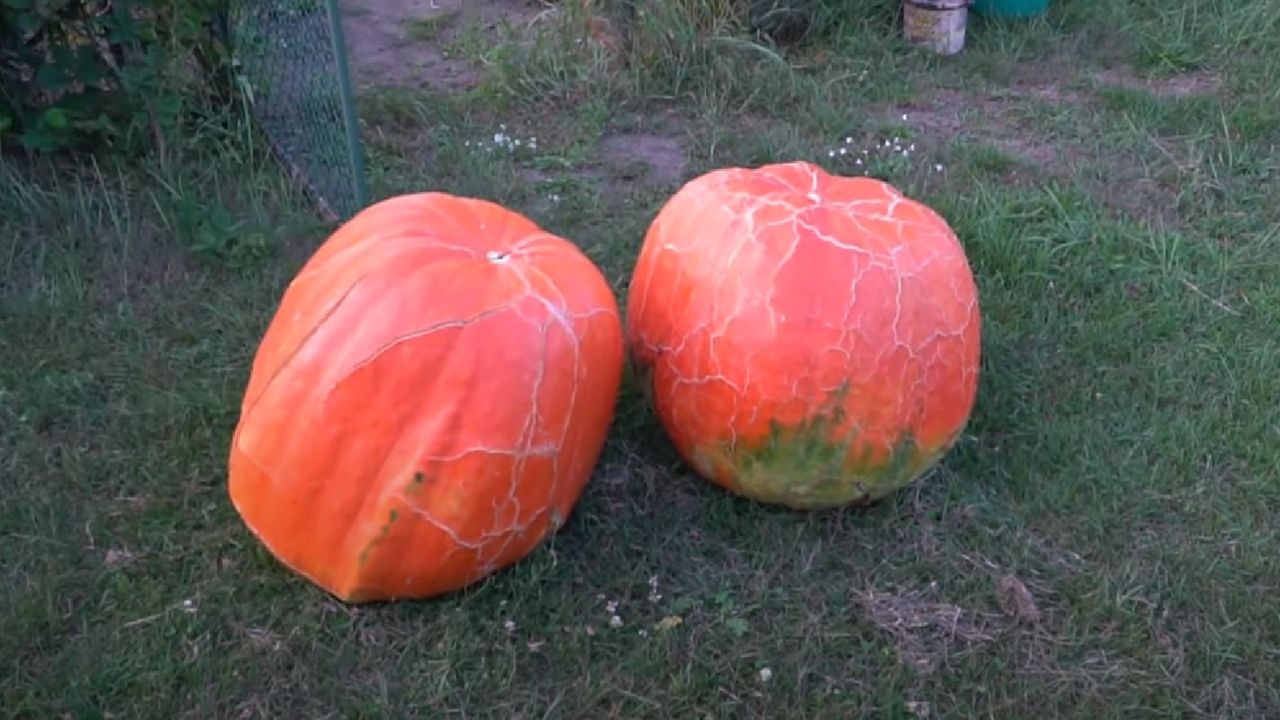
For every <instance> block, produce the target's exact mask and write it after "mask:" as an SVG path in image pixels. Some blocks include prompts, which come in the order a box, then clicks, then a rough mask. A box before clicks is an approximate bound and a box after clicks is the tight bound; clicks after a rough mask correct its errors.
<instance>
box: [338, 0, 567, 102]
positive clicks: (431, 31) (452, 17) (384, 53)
mask: <svg viewBox="0 0 1280 720" xmlns="http://www.w3.org/2000/svg"><path fill="white" fill-rule="evenodd" d="M549 7H550V6H548V5H547V4H546V3H544V2H542V1H541V0H343V2H342V14H343V31H344V33H345V34H346V40H347V53H348V56H349V61H350V63H351V70H352V75H353V78H354V80H355V82H356V83H357V84H358V85H363V86H369V85H392V86H399V87H410V88H432V89H437V90H445V91H452V90H462V89H466V88H469V87H472V86H474V85H476V84H477V83H478V82H479V81H480V79H481V71H480V69H479V68H477V67H476V66H475V65H474V64H472V63H471V62H468V61H466V60H463V59H460V58H456V57H452V56H451V54H450V52H449V50H448V48H449V45H450V44H451V43H452V42H453V41H455V40H456V39H457V38H458V37H459V36H460V35H462V34H463V33H464V32H466V31H468V30H469V29H471V28H477V27H478V28H479V29H480V31H481V32H493V31H494V30H495V28H497V27H499V26H501V25H502V24H504V23H507V24H511V25H515V26H519V25H522V24H525V23H528V22H530V21H532V20H533V19H534V18H535V17H537V16H538V14H539V13H542V12H545V11H546V10H547V9H548V8H549Z"/></svg>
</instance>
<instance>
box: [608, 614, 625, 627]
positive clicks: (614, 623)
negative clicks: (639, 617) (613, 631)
mask: <svg viewBox="0 0 1280 720" xmlns="http://www.w3.org/2000/svg"><path fill="white" fill-rule="evenodd" d="M609 627H611V628H620V627H622V618H620V617H618V616H617V615H614V616H613V617H611V618H609Z"/></svg>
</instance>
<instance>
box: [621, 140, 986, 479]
mask: <svg viewBox="0 0 1280 720" xmlns="http://www.w3.org/2000/svg"><path fill="white" fill-rule="evenodd" d="M704 208H706V209H709V210H711V212H710V214H708V212H707V210H704ZM979 335H980V317H979V313H978V306H977V295H976V288H975V287H974V285H973V282H972V275H971V273H970V271H969V268H968V265H967V260H966V259H965V257H964V253H963V249H962V248H961V247H960V245H959V242H958V240H957V239H956V238H955V236H954V234H953V233H951V231H950V228H948V227H947V226H946V223H945V221H943V220H942V218H941V217H940V216H938V215H937V214H936V213H935V212H933V211H932V210H931V209H929V208H927V207H925V206H923V205H921V204H919V203H917V202H915V201H912V200H910V199H908V198H906V197H904V196H902V195H901V194H900V193H899V192H898V191H897V190H896V189H894V188H892V187H891V186H888V185H887V184H884V183H880V182H879V181H875V180H870V179H866V178H840V177H837V176H830V175H827V174H826V173H825V172H823V171H821V169H820V168H817V167H816V166H812V165H807V164H805V163H791V164H785V165H775V166H768V167H765V168H758V169H755V170H750V169H740V168H730V169H724V170H718V171H713V172H711V173H708V174H707V175H704V176H702V177H701V178H698V179H695V180H694V181H692V182H690V183H689V184H687V185H686V186H685V188H683V189H682V190H681V191H680V192H678V193H677V194H676V195H675V196H673V197H672V199H671V200H669V201H668V203H667V205H666V206H665V207H664V208H663V209H662V210H661V211H660V212H659V215H658V217H657V218H656V219H655V220H654V222H653V224H652V226H651V227H650V230H649V233H648V235H647V236H646V238H645V242H644V246H643V247H642V250H641V253H640V257H639V259H638V261H637V263H636V268H635V272H634V274H633V280H632V285H631V288H630V289H629V298H628V317H627V341H628V347H629V351H630V355H631V356H632V363H633V365H635V366H642V367H646V368H647V371H646V376H647V378H648V379H647V381H646V382H645V385H647V387H646V394H647V396H648V397H650V398H651V404H652V405H653V407H654V409H655V411H656V412H657V414H658V416H659V418H660V420H661V421H662V423H663V425H664V427H665V428H666V430H667V433H668V435H669V436H670V437H671V439H672V441H673V443H674V444H675V445H676V448H677V449H678V450H679V451H680V452H681V454H682V455H683V456H684V457H685V459H686V460H687V461H689V462H690V464H691V465H693V466H694V467H695V468H697V469H698V470H699V472H700V473H701V474H703V475H704V476H708V477H712V476H713V475H714V476H718V477H720V478H721V479H723V478H726V477H739V476H743V475H745V470H744V469H743V468H742V467H739V466H738V464H739V463H755V465H753V467H758V468H763V467H766V466H768V465H771V464H773V463H771V462H770V463H763V464H761V463H760V462H759V458H757V457H756V456H755V454H754V453H756V452H757V451H758V450H759V449H760V448H762V447H767V446H768V443H769V442H770V441H769V439H768V438H769V437H770V434H771V433H773V432H775V431H779V429H781V430H780V431H781V432H782V433H783V435H782V437H783V438H791V439H795V441H796V442H800V444H802V445H803V444H805V441H803V440H802V438H803V437H805V432H804V431H803V430H801V431H797V428H803V427H806V424H809V425H812V424H813V423H815V422H819V423H820V422H821V418H822V417H823V413H824V412H827V410H826V409H824V404H825V403H826V401H825V400H823V398H829V397H831V396H833V395H835V394H840V393H844V394H847V395H848V399H847V402H845V403H843V405H842V411H843V412H845V413H847V414H848V415H849V416H850V417H852V418H855V419H856V420H857V425H858V426H859V428H860V430H859V438H860V439H859V441H858V442H859V444H862V445H866V446H868V447H875V448H882V449H883V450H882V451H879V452H880V455H879V457H883V458H884V460H883V461H884V462H888V459H889V458H896V457H906V458H912V457H917V458H918V459H916V460H912V461H909V462H908V461H906V460H904V461H903V462H905V463H906V465H905V466H904V467H903V468H900V469H898V470H896V471H894V472H895V473H897V474H894V473H890V475H891V476H892V477H893V478H897V477H898V474H902V473H906V474H907V475H910V476H911V479H914V478H915V477H918V476H919V475H920V474H921V473H923V471H924V469H927V468H928V466H929V465H931V464H933V463H935V462H936V461H937V460H938V459H939V458H940V457H941V456H942V454H944V453H945V451H946V449H947V447H949V446H950V445H951V444H952V443H953V442H954V438H955V437H957V436H958V433H959V430H960V429H961V428H962V427H963V426H964V424H965V423H967V419H968V413H969V409H970V408H971V407H972V402H973V398H974V396H975V394H976V386H977V372H978V354H979ZM796 432H799V433H800V434H799V435H796V434H795V433H796ZM810 434H812V433H810ZM814 437H821V435H820V434H819V435H817V436H814ZM791 439H785V440H784V439H779V438H778V437H775V438H774V440H773V442H775V443H780V445H779V446H778V448H775V450H780V449H781V447H782V446H784V445H785V444H786V443H788V442H791V441H792V440H791ZM917 440H918V442H919V444H920V445H923V446H924V448H925V449H919V448H918V447H917V450H915V451H911V450H910V448H911V447H916V446H917V445H916V444H917ZM824 442H830V443H832V447H833V448H834V449H833V452H834V451H835V450H838V449H839V448H842V447H848V445H849V443H848V442H846V441H844V440H843V439H841V438H838V437H836V438H828V439H827V440H826V441H824ZM783 454H786V453H783ZM772 456H777V457H779V458H781V455H779V453H778V452H777V451H775V452H773V453H772V454H771V457H772ZM709 458H716V460H715V462H711V460H710V459H709ZM804 458H805V453H804V452H800V453H799V454H798V455H797V457H795V458H791V459H792V460H794V461H796V462H800V461H802V460H803V459H804ZM779 462H782V460H781V459H779ZM782 464H784V465H786V464H788V463H786V462H783V463H782ZM801 464H802V463H801ZM857 464H858V463H853V465H857ZM713 465H714V466H715V467H716V468H718V469H717V470H715V471H714V472H713V471H712V466H713ZM915 467H919V470H918V471H910V468H915ZM726 468H728V469H734V468H736V470H734V471H733V472H730V471H729V470H727V469H726ZM873 470H875V468H874V467H871V466H868V467H865V468H862V469H858V468H856V467H850V468H849V473H850V474H849V475H848V477H851V478H852V477H855V476H866V477H868V478H870V477H872V476H874V478H875V479H874V482H873V484H877V486H879V485H884V484H886V483H887V484H889V485H897V484H898V483H900V482H901V481H900V480H897V479H893V480H890V479H886V477H888V476H883V475H884V474H883V473H879V472H873ZM762 472H763V471H762ZM788 474H789V475H790V477H792V480H791V481H790V482H793V483H803V482H805V481H806V479H805V478H804V477H803V475H804V473H803V472H802V471H800V470H799V468H797V471H796V472H791V471H788ZM762 477H763V478H765V479H763V480H761V482H760V483H757V484H760V485H761V487H762V489H761V490H760V492H762V493H765V494H768V495H770V496H777V497H780V498H785V497H786V496H787V493H786V492H785V491H783V490H782V489H779V487H774V486H780V485H781V484H784V480H783V479H782V478H781V477H780V476H779V475H778V473H773V472H765V473H764V475H763V476H762ZM713 479H714V478H713ZM909 481H910V480H909V479H908V480H907V482H909ZM722 484H726V483H722ZM752 484H753V483H751V482H750V481H743V484H736V481H735V483H728V484H727V486H729V487H736V489H738V490H739V491H741V492H743V493H744V494H751V493H752V492H753V491H752V489H751V488H750V487H747V486H748V485H752ZM869 495H870V494H869ZM882 495H883V493H881V496H882Z"/></svg>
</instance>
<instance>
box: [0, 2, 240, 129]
mask: <svg viewBox="0 0 1280 720" xmlns="http://www.w3.org/2000/svg"><path fill="white" fill-rule="evenodd" d="M224 1H225V0H0V145H2V144H4V143H6V142H12V141H13V140H14V139H16V141H17V142H18V143H19V144H20V145H22V146H23V147H25V148H27V149H28V150H31V151H36V152H50V151H58V150H73V149H81V148H86V147H94V146H98V147H100V146H102V145H104V144H107V145H111V146H114V147H117V148H119V149H124V150H126V151H137V150H140V149H143V148H147V147H151V148H158V149H161V150H163V148H164V146H165V142H166V138H167V137H168V136H169V135H170V134H171V133H172V132H173V131H174V130H175V129H176V128H177V127H179V125H180V123H181V120H182V118H183V117H184V115H185V114H186V112H187V111H188V110H189V109H190V106H191V103H192V102H193V101H196V102H198V101H199V100H201V99H202V98H206V97H207V93H208V92H209V91H210V90H211V89H213V87H214V86H213V85H212V84H211V83H210V82H209V81H210V71H211V70H213V69H215V68H217V67H220V66H221V63H220V62H218V58H221V57H224V56H225V55H224V54H223V53H222V51H221V45H220V43H219V42H218V41H217V39H216V35H217V34H216V33H215V32H213V30H214V27H215V24H216V19H217V18H218V17H220V16H222V15H221V13H222V11H223V9H224V8H223V5H224Z"/></svg>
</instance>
